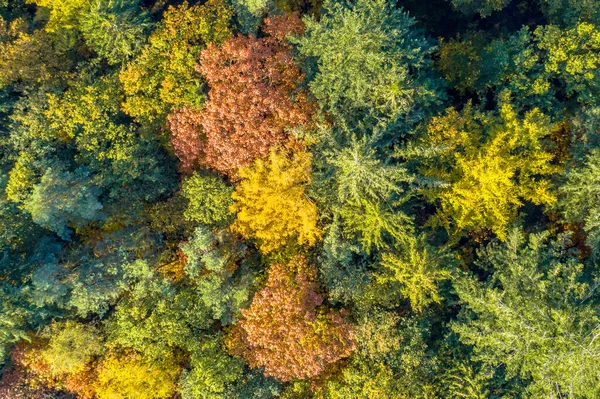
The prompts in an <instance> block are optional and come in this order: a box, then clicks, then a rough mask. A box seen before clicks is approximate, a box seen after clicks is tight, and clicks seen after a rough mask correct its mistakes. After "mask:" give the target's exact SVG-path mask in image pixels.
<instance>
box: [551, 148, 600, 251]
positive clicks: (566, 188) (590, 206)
mask: <svg viewBox="0 0 600 399" xmlns="http://www.w3.org/2000/svg"><path fill="white" fill-rule="evenodd" d="M575 166H579V165H575ZM566 178H567V181H566V183H565V184H564V185H562V186H560V187H559V192H560V197H559V198H560V200H559V204H560V207H561V209H562V211H563V213H564V216H565V218H566V220H568V221H569V222H572V223H583V226H584V229H585V231H586V232H587V234H588V237H587V244H588V246H589V247H590V248H591V249H592V251H593V252H594V253H595V254H598V248H600V247H599V245H600V207H598V203H599V201H600V149H594V150H592V151H591V153H590V154H588V155H587V157H586V158H585V163H584V164H583V165H581V166H580V167H575V168H572V169H571V170H568V171H567V172H566Z"/></svg>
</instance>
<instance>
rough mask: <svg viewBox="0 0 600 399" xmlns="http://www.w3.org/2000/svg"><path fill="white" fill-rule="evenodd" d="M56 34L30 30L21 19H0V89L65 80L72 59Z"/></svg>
mask: <svg viewBox="0 0 600 399" xmlns="http://www.w3.org/2000/svg"><path fill="white" fill-rule="evenodd" d="M57 42H58V39H57V37H56V36H55V35H52V34H49V33H47V32H45V31H43V30H35V31H34V30H33V29H31V27H30V25H29V24H28V23H27V22H26V21H25V20H23V19H20V18H19V19H15V20H13V21H12V22H11V23H10V24H9V23H8V22H7V21H5V20H4V19H2V18H1V17H0V87H6V86H10V85H16V86H17V87H21V88H24V87H30V86H40V85H44V84H55V83H59V82H61V81H62V80H63V79H64V78H66V77H67V76H68V75H67V72H68V71H69V69H70V67H71V66H72V64H73V60H72V59H71V58H70V57H68V56H67V53H66V51H65V50H64V49H61V48H60V46H59V45H58V43H57Z"/></svg>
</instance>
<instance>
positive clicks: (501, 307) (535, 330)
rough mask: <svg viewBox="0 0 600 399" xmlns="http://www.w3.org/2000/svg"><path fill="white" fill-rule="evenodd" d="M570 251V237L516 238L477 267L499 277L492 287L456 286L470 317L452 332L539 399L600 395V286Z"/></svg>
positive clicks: (461, 282) (491, 249) (465, 282)
mask: <svg viewBox="0 0 600 399" xmlns="http://www.w3.org/2000/svg"><path fill="white" fill-rule="evenodd" d="M568 246H569V239H568V237H566V236H561V237H558V239H557V240H551V239H550V238H549V237H548V234H547V233H544V234H535V235H531V236H530V237H529V239H525V238H524V236H523V234H522V233H520V232H519V231H517V230H515V231H512V232H511V233H510V234H509V235H508V236H507V240H506V243H498V242H496V243H492V244H490V245H488V246H487V248H485V249H484V250H482V251H481V253H480V256H481V259H480V260H479V261H478V262H477V264H478V265H479V266H480V267H482V268H484V269H487V270H493V274H492V275H491V276H490V278H489V279H488V280H487V281H484V282H482V283H480V282H478V281H476V280H475V279H474V278H472V277H469V276H465V277H463V278H460V279H458V280H456V281H455V288H456V291H457V293H458V295H459V297H460V300H461V302H462V303H463V309H462V311H461V317H460V319H459V320H458V321H456V322H454V323H453V324H452V328H453V329H454V331H456V332H457V333H458V334H459V335H460V339H461V341H462V342H464V343H465V344H468V345H472V346H473V351H474V354H473V356H474V359H475V360H477V361H480V362H482V363H483V364H485V365H488V366H490V367H498V366H500V365H503V367H506V372H507V377H508V378H511V377H520V378H522V379H523V380H526V381H530V384H529V385H528V386H527V387H525V388H524V391H525V392H526V393H527V394H528V395H530V396H532V397H552V396H563V397H570V398H592V397H596V396H597V395H598V394H599V392H598V384H597V381H598V372H597V370H596V363H597V362H598V359H599V357H600V346H599V345H600V344H598V343H597V342H596V339H595V337H596V335H597V332H598V325H599V321H600V318H599V315H598V312H597V305H596V302H597V300H598V298H597V295H596V294H595V286H596V284H595V283H594V281H593V280H592V279H590V278H589V277H592V278H593V277H594V276H589V277H588V276H586V272H585V270H584V269H585V267H584V265H583V264H581V262H580V261H579V259H578V258H577V256H576V255H577V254H576V253H573V252H572V250H568V249H567V248H568Z"/></svg>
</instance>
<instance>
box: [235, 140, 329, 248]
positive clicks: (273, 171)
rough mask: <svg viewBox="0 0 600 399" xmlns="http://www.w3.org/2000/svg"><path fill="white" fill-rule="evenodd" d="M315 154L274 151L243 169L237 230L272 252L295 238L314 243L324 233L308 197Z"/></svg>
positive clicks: (237, 202)
mask: <svg viewBox="0 0 600 399" xmlns="http://www.w3.org/2000/svg"><path fill="white" fill-rule="evenodd" d="M310 163H311V154H310V153H308V152H295V153H293V154H292V155H291V156H289V155H287V154H285V153H283V152H277V151H273V152H271V154H270V156H269V158H268V159H265V160H263V159H258V160H256V161H255V162H254V163H253V164H252V165H251V166H249V167H247V168H243V169H241V170H240V172H239V173H240V176H241V177H242V180H241V181H240V183H239V184H238V185H237V187H236V189H235V192H234V193H233V194H232V198H233V199H234V201H235V203H234V205H232V207H231V210H232V211H233V212H236V213H237V219H236V221H235V222H234V224H233V226H232V230H233V231H234V232H237V233H240V234H241V235H242V236H244V237H246V238H250V237H253V238H255V239H257V240H258V241H259V243H260V250H261V251H262V252H263V253H269V252H271V251H273V250H275V249H278V248H280V247H282V246H284V245H285V244H286V243H287V242H288V240H290V239H292V238H295V239H296V240H297V242H298V244H299V245H309V246H312V245H314V244H315V243H316V242H317V240H319V239H320V238H321V236H322V234H323V233H322V231H321V230H320V229H319V228H318V227H317V207H316V205H315V204H314V203H313V202H312V201H311V200H310V199H309V198H308V197H307V196H306V186H307V184H309V183H310Z"/></svg>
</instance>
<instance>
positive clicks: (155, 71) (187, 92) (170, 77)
mask: <svg viewBox="0 0 600 399" xmlns="http://www.w3.org/2000/svg"><path fill="white" fill-rule="evenodd" d="M231 17H232V11H231V9H230V7H228V6H227V5H225V4H224V3H223V2H222V1H220V0H212V1H208V2H206V3H205V4H203V5H194V6H189V5H188V3H187V2H184V3H183V4H181V5H180V6H178V7H174V6H170V7H169V9H168V10H167V11H166V12H165V14H164V16H163V19H162V21H161V23H160V24H159V25H158V26H157V28H156V30H155V31H154V32H153V33H152V35H150V37H149V38H148V44H147V45H146V46H145V47H144V48H143V49H142V51H141V53H140V54H139V55H138V56H137V57H135V58H134V59H133V60H131V61H130V62H128V63H127V64H126V65H125V66H124V67H123V69H122V70H121V72H120V75H119V78H120V80H121V83H122V84H123V89H124V91H125V94H126V97H125V101H124V102H123V109H124V110H125V112H126V113H127V114H129V115H131V116H132V117H133V118H135V119H136V120H138V121H146V122H153V121H156V120H158V121H159V123H160V124H161V125H162V122H164V118H166V116H167V114H168V113H169V112H170V111H171V109H172V108H174V107H182V106H185V105H190V106H200V105H202V103H203V102H204V99H205V96H204V95H203V90H202V84H203V80H202V77H201V75H200V74H199V73H198V72H197V71H196V70H195V69H194V67H195V66H196V64H197V62H198V57H199V56H200V52H201V51H202V49H203V48H204V47H205V46H206V44H207V43H212V42H215V43H218V44H220V43H222V42H223V41H224V40H225V39H226V38H228V37H230V36H231V31H230V29H229V25H230V19H231Z"/></svg>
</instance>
